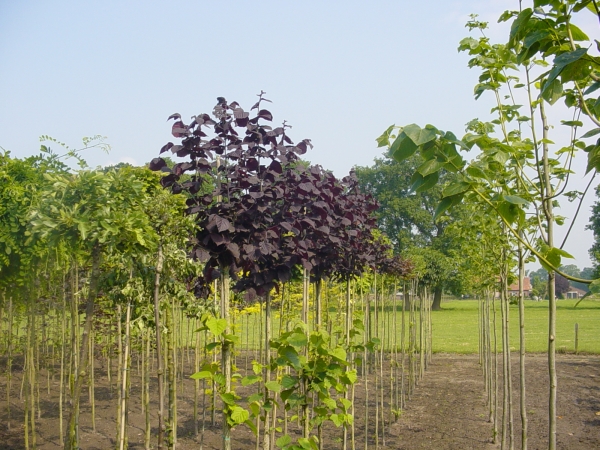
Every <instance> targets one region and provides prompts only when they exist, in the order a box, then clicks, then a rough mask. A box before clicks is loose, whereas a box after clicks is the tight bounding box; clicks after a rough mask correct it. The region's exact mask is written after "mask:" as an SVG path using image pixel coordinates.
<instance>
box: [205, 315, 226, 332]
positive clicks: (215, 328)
mask: <svg viewBox="0 0 600 450" xmlns="http://www.w3.org/2000/svg"><path fill="white" fill-rule="evenodd" d="M206 327H207V328H208V329H209V330H210V332H211V333H212V334H214V335H215V336H219V335H220V334H221V333H223V331H225V329H226V328H227V320H225V319H217V318H216V317H211V318H209V319H208V320H207V321H206Z"/></svg>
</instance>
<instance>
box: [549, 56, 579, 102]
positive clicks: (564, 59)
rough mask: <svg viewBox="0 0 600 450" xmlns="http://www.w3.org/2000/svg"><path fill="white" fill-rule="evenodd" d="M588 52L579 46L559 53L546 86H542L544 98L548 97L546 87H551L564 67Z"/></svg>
mask: <svg viewBox="0 0 600 450" xmlns="http://www.w3.org/2000/svg"><path fill="white" fill-rule="evenodd" d="M586 53H587V49H586V48H578V49H577V50H574V51H572V52H566V53H562V54H560V55H558V56H557V57H556V58H554V67H553V69H552V70H551V71H550V72H549V73H548V78H547V79H546V81H545V82H544V87H543V88H542V92H541V93H540V95H541V96H542V98H544V99H546V97H545V91H546V89H550V88H551V86H552V83H553V81H554V80H555V79H556V78H557V77H558V76H559V75H560V73H561V72H562V71H563V69H564V68H565V67H566V66H567V65H569V64H572V63H574V62H575V61H577V60H579V59H580V58H581V57H582V56H583V55H585V54H586Z"/></svg>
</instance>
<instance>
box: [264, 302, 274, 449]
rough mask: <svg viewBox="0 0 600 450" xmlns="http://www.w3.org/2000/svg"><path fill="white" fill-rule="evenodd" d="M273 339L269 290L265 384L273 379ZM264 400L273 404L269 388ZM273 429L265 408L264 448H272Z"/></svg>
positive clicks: (266, 304)
mask: <svg viewBox="0 0 600 450" xmlns="http://www.w3.org/2000/svg"><path fill="white" fill-rule="evenodd" d="M270 341H271V293H270V292H267V294H266V295H265V364H264V367H265V368H264V379H265V384H266V383H268V382H269V381H271V368H270V364H269V360H270V359H271V352H270V350H271V349H270V347H269V342H270ZM264 389H265V390H264V396H265V397H264V399H265V400H264V402H265V405H269V406H272V403H271V399H270V398H269V390H268V389H267V388H266V387H265V388H264ZM270 443H271V429H270V426H269V409H268V408H266V409H265V430H264V436H263V450H270V447H271V444H270Z"/></svg>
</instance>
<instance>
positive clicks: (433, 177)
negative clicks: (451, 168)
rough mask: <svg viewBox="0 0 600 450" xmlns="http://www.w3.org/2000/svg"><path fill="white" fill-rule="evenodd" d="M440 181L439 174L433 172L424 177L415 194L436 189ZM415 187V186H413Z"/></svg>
mask: <svg viewBox="0 0 600 450" xmlns="http://www.w3.org/2000/svg"><path fill="white" fill-rule="evenodd" d="M439 179H440V174H439V172H433V173H432V174H429V175H427V176H426V177H424V178H423V179H422V181H421V183H420V185H419V186H418V187H417V188H416V189H415V192H425V191H427V190H429V189H431V188H432V187H434V186H435V185H436V184H437V182H438V181H439ZM413 186H414V185H413Z"/></svg>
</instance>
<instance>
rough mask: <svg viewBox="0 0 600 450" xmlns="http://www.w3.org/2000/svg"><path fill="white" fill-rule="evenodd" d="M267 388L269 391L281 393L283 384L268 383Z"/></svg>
mask: <svg viewBox="0 0 600 450" xmlns="http://www.w3.org/2000/svg"><path fill="white" fill-rule="evenodd" d="M265 387H266V388H267V389H268V390H269V391H273V392H281V384H279V383H278V382H277V381H267V382H266V383H265Z"/></svg>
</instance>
